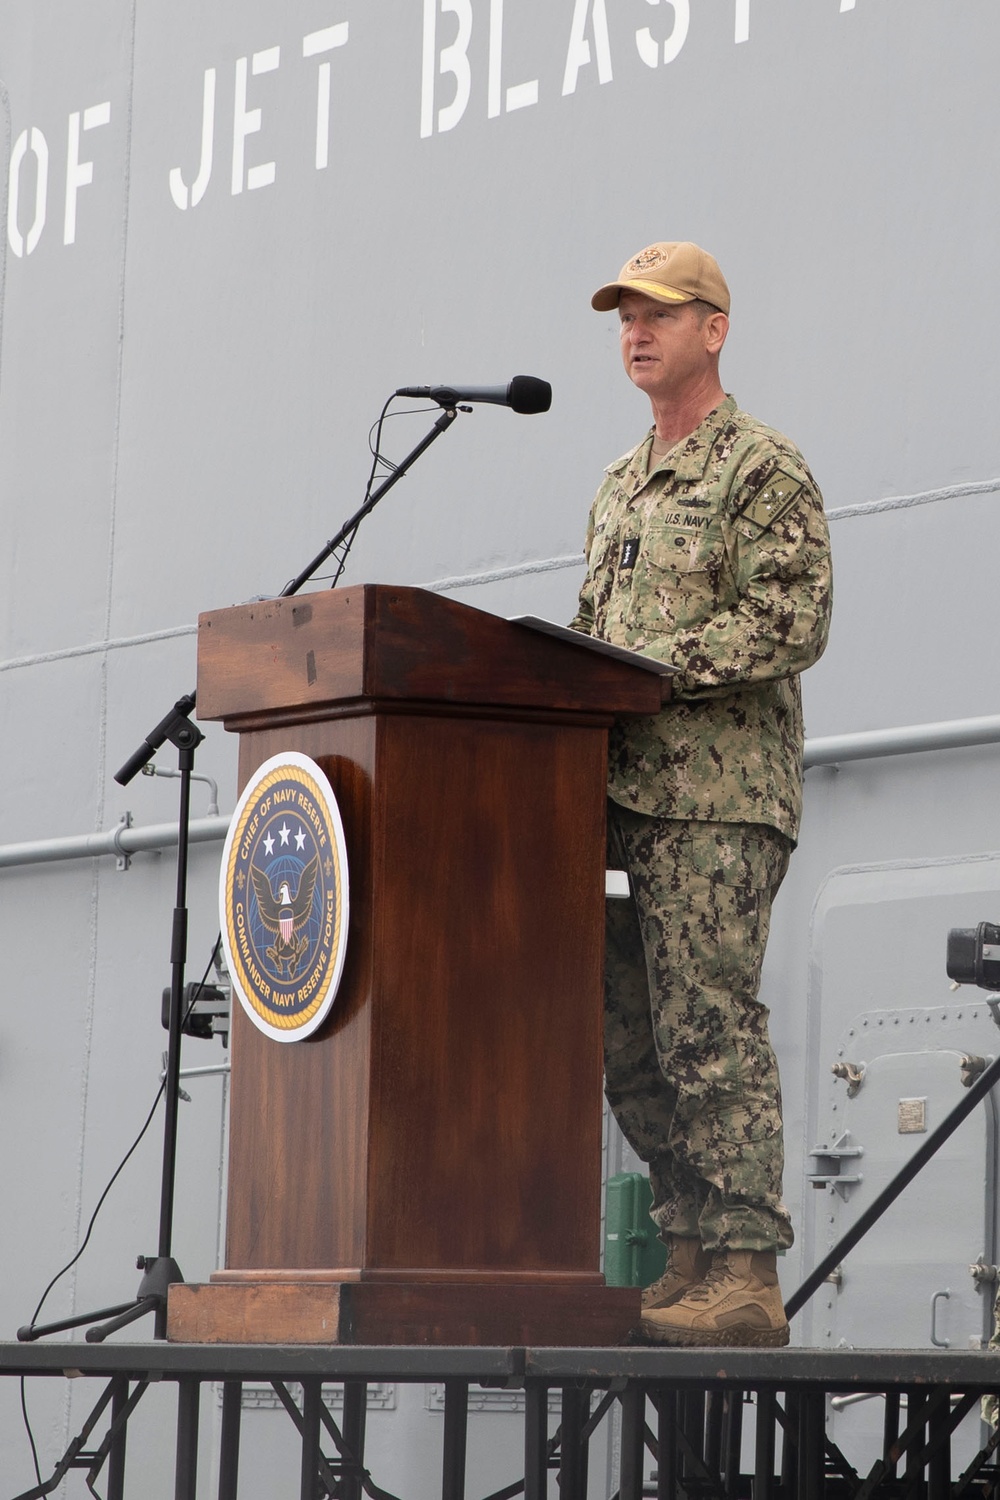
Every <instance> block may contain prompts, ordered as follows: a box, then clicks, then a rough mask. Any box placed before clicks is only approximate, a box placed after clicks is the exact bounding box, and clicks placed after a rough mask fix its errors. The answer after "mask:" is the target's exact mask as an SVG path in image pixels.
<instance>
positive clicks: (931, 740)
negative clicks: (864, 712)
mask: <svg viewBox="0 0 1000 1500" xmlns="http://www.w3.org/2000/svg"><path fill="white" fill-rule="evenodd" d="M997 743H1000V714H990V715H987V716H986V717H984V718H981V719H951V720H948V721H945V722H944V723H940V724H910V725H906V726H904V727H902V728H899V729H872V730H866V731H862V732H860V733H858V734H833V735H827V736H826V737H825V738H822V739H811V740H807V741H806V747H805V760H804V763H805V767H806V769H807V770H808V769H809V768H810V767H811V766H833V765H837V764H839V763H840V762H842V761H848V760H871V759H878V758H880V757H882V756H886V755H913V754H916V753H917V752H920V751H925V750H957V749H961V748H962V747H964V746H971V745H993V744H997ZM229 823H230V819H229V818H228V817H221V816H220V817H211V818H195V819H193V820H192V822H191V827H190V838H191V842H192V843H193V844H203V843H211V842H213V841H218V840H222V839H224V838H225V836H226V834H227V833H228V831H229ZM176 843H177V824H176V823H154V824H151V825H150V826H149V827H148V828H132V827H131V826H129V825H128V824H127V823H126V822H124V821H122V822H121V823H119V824H118V826H117V828H111V829H107V830H106V831H105V832H103V833H87V834H81V835H80V836H79V837H76V838H61V839H37V840H35V841H33V842H31V843H23V844H0V869H9V868H11V867H12V866H14V865H37V864H51V863H53V862H54V861H56V860H61V859H90V858H93V857H94V856H96V855H102V854H113V855H115V857H116V858H118V859H127V858H128V857H129V856H130V855H132V854H139V853H142V852H143V851H146V852H148V851H151V850H157V849H169V848H173V847H174V846H175V845H176Z"/></svg>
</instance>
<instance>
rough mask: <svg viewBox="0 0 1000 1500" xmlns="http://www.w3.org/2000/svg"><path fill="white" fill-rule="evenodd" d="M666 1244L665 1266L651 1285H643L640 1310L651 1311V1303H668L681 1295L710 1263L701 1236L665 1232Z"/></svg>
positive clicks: (666, 1304) (652, 1306)
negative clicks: (698, 1237) (697, 1237)
mask: <svg viewBox="0 0 1000 1500" xmlns="http://www.w3.org/2000/svg"><path fill="white" fill-rule="evenodd" d="M666 1245H667V1268H666V1270H665V1271H664V1273H663V1275H662V1276H660V1277H658V1278H657V1280H656V1281H654V1282H653V1284H652V1285H651V1286H647V1287H644V1288H643V1293H642V1310H643V1312H650V1311H652V1309H653V1308H654V1307H669V1306H670V1304H671V1303H672V1302H676V1301H677V1299H678V1298H679V1297H683V1295H684V1293H685V1292H686V1291H687V1290H688V1288H689V1287H691V1286H694V1285H695V1283H696V1282H698V1281H701V1280H702V1278H703V1277H704V1276H707V1275H708V1271H709V1268H710V1266H711V1264H712V1257H711V1256H710V1255H709V1253H708V1251H707V1250H705V1249H704V1248H703V1247H702V1243H701V1240H697V1239H692V1238H690V1237H688V1236H686V1235H680V1234H668V1235H667V1236H666Z"/></svg>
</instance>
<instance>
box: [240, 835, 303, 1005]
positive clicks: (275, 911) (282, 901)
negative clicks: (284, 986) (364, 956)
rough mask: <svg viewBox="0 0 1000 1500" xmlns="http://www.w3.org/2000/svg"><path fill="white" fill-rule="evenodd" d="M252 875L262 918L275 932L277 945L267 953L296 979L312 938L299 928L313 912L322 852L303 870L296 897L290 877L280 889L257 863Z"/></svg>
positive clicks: (280, 970) (251, 868)
mask: <svg viewBox="0 0 1000 1500" xmlns="http://www.w3.org/2000/svg"><path fill="white" fill-rule="evenodd" d="M250 878H251V879H252V881H253V888H254V894H255V895H256V897H257V907H258V910H259V911H260V919H261V921H262V922H263V924H264V926H265V927H266V928H267V930H268V932H272V933H274V934H275V938H274V943H273V945H272V946H271V947H270V948H268V949H267V950H266V951H267V956H268V958H269V959H270V960H271V962H272V964H273V965H274V967H275V969H276V970H277V972H278V975H279V976H280V977H286V976H285V975H283V974H282V965H285V966H286V967H287V978H289V979H294V978H295V973H296V970H297V969H298V966H299V960H300V959H301V957H302V955H303V953H304V952H305V950H306V948H307V947H308V942H309V940H308V938H306V937H305V936H304V935H302V934H301V933H300V930H299V929H300V928H302V927H303V926H304V925H305V923H306V921H307V920H308V918H309V913H310V912H311V911H312V904H313V893H314V891H315V889H316V881H317V880H318V878H319V855H318V854H314V855H313V857H312V859H311V860H310V861H309V863H308V864H307V865H306V867H305V869H304V870H303V871H302V875H301V877H300V879H299V888H298V890H297V891H296V893H295V895H294V897H293V896H292V892H291V887H290V886H289V884H288V881H287V880H282V881H280V882H279V884H278V889H277V892H275V891H273V890H272V889H271V882H270V880H269V879H268V878H267V876H266V875H265V874H264V872H263V870H258V869H257V867H256V865H251V866H250Z"/></svg>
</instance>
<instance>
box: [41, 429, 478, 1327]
mask: <svg viewBox="0 0 1000 1500" xmlns="http://www.w3.org/2000/svg"><path fill="white" fill-rule="evenodd" d="M458 411H459V408H458V407H455V406H450V407H448V408H447V410H444V411H442V412H441V413H440V415H439V416H438V418H437V421H436V422H435V423H434V425H433V426H432V428H431V430H430V432H428V433H427V435H426V436H425V437H424V438H422V439H421V441H420V442H419V443H418V444H417V446H416V447H415V448H414V449H413V450H412V451H411V452H410V453H408V454H407V456H406V458H404V459H403V461H402V463H400V464H399V465H397V467H396V468H394V469H393V471H392V473H391V474H390V475H389V476H388V478H386V479H385V480H384V481H383V483H382V484H381V485H379V487H378V489H376V490H374V491H372V493H371V494H370V495H369V496H368V497H367V499H366V500H365V502H364V504H363V505H361V506H360V507H359V508H358V509H357V510H356V511H355V512H354V515H353V516H351V517H350V519H349V520H347V521H345V522H344V524H343V526H341V528H340V530H339V531H338V532H337V534H336V536H334V537H333V538H331V540H330V541H328V542H327V543H326V545H325V546H324V547H323V549H322V550H321V551H320V552H318V553H317V554H316V556H315V557H314V558H313V560H312V562H311V563H309V564H308V565H307V566H306V567H305V568H303V570H302V572H301V573H299V574H297V576H296V577H295V578H293V579H292V580H291V581H290V582H289V583H287V584H286V585H285V587H284V588H283V589H282V590H281V593H280V594H279V595H278V596H277V597H278V598H279V599H285V598H288V597H289V596H290V595H292V594H297V593H298V591H299V589H301V587H302V585H303V584H304V583H306V582H307V581H308V580H309V579H310V578H311V577H312V575H313V574H314V573H315V572H316V569H317V568H319V567H320V566H321V565H322V564H323V563H324V562H325V561H326V559H327V558H328V557H330V556H331V555H332V554H333V553H334V552H335V551H336V550H337V548H338V547H340V546H342V545H343V544H344V542H346V541H347V540H348V539H349V538H350V537H351V536H353V534H354V532H355V531H356V530H357V529H358V527H359V526H360V525H361V522H362V521H363V520H364V519H365V517H366V516H367V515H369V514H370V513H371V511H373V510H374V509H375V507H376V505H377V504H378V502H379V501H380V500H381V499H382V497H383V495H385V494H386V493H387V492H388V491H389V490H390V489H392V487H393V485H394V484H396V483H398V481H399V480H400V479H402V477H403V475H404V474H405V473H406V472H407V470H408V469H410V468H411V466H412V465H413V464H414V463H415V462H416V460H417V459H418V458H419V457H420V455H421V454H422V453H423V452H424V451H425V450H426V449H427V448H429V447H430V445H431V443H433V442H434V440H435V439H436V438H438V437H440V436H441V434H442V433H443V432H447V430H448V428H449V427H450V426H451V424H452V423H453V422H454V420H455V418H456V417H457V415H458ZM195 701H196V695H195V694H194V693H188V694H186V695H185V697H183V698H179V699H178V701H177V702H176V703H175V704H174V706H173V708H172V709H171V710H170V712H169V713H168V714H166V715H165V716H164V717H163V718H162V719H161V720H160V722H159V723H158V724H157V725H156V727H155V728H154V729H151V730H150V732H149V734H148V735H147V737H146V738H145V739H144V740H143V741H142V743H141V744H140V745H139V746H138V748H137V749H136V750H135V751H134V752H133V754H132V755H130V756H129V758H128V760H127V761H126V762H125V764H124V765H123V766H122V767H121V769H120V770H119V771H116V772H115V780H116V781H117V782H118V784H119V785H120V786H127V785H128V783H129V782H130V781H131V780H132V778H133V777H134V776H137V775H138V773H139V772H140V771H141V770H142V768H143V766H145V765H147V764H148V762H149V761H150V760H152V758H153V756H154V755H155V754H156V752H157V750H159V749H160V747H161V746H162V745H163V744H164V743H165V742H166V741H167V740H169V741H170V742H171V744H173V745H175V746H176V747H177V752H178V767H179V770H180V781H181V786H180V807H179V811H178V840H177V898H176V903H175V906H174V915H173V928H172V933H171V944H170V962H171V977H170V1009H169V1012H168V1031H167V1066H166V1072H165V1077H164V1084H163V1088H164V1096H165V1113H164V1120H163V1165H162V1169H161V1180H160V1232H159V1242H158V1248H157V1254H156V1255H155V1256H149V1255H141V1256H139V1258H138V1261H137V1269H138V1270H140V1271H142V1272H143V1276H142V1280H141V1281H140V1282H139V1288H138V1291H137V1292H136V1295H135V1297H134V1298H133V1300H132V1301H131V1302H122V1303H119V1304H117V1305H116V1306H115V1307H105V1308H101V1309H100V1310H99V1311H98V1312H90V1313H81V1314H79V1315H77V1316H76V1317H72V1318H64V1319H63V1320H62V1321H60V1322H58V1323H44V1324H41V1323H28V1324H26V1325H25V1326H24V1327H22V1328H19V1329H18V1330H17V1337H18V1340H19V1341H20V1342H21V1343H33V1342H34V1341H35V1340H36V1339H40V1338H44V1337H46V1335H48V1334H50V1333H62V1332H64V1331H65V1330H66V1329H68V1328H79V1327H82V1325H83V1324H84V1323H91V1324H94V1325H95V1326H93V1327H90V1328H88V1329H87V1333H86V1339H87V1342H88V1343H89V1344H97V1343H101V1342H103V1340H104V1339H106V1338H107V1337H108V1335H109V1334H111V1333H114V1332H116V1331H117V1330H118V1329H119V1328H124V1327H125V1326H126V1325H127V1324H128V1323H132V1322H134V1321H135V1320H136V1319H137V1318H141V1317H143V1316H145V1314H146V1313H148V1312H152V1313H154V1314H155V1321H154V1325H153V1336H154V1338H157V1339H164V1338H166V1336H167V1291H168V1288H169V1287H170V1286H171V1285H173V1284H174V1283H175V1282H182V1281H183V1280H184V1277H183V1275H182V1274H181V1270H180V1267H179V1266H178V1264H177V1262H176V1261H175V1260H174V1258H173V1256H172V1255H171V1244H172V1236H173V1227H172V1226H173V1208H174V1180H175V1175H176V1166H177V1112H178V1101H179V1097H180V1064H181V1025H182V1022H183V1008H184V965H185V962H186V958H187V922H188V909H187V866H188V850H189V842H190V839H189V823H190V805H191V773H192V771H193V769H194V753H195V750H196V749H197V748H198V746H199V745H200V744H201V742H202V740H203V739H204V738H205V736H204V735H203V734H202V732H201V730H200V729H198V728H197V727H196V726H195V725H194V724H192V722H191V719H190V714H191V712H192V710H193V709H194V706H195Z"/></svg>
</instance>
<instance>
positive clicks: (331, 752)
mask: <svg viewBox="0 0 1000 1500" xmlns="http://www.w3.org/2000/svg"><path fill="white" fill-rule="evenodd" d="M662 682H663V679H662V678H659V677H657V676H655V675H653V674H652V673H649V672H647V671H644V670H643V669H642V668H640V667H636V666H633V665H631V664H623V663H621V662H619V661H615V660H612V659H610V658H607V657H603V656H600V655H597V654H595V653H594V652H592V651H590V650H588V649H587V648H586V647H585V646H582V645H581V646H577V645H574V644H571V643H566V642H563V641H559V640H555V639H552V638H550V637H548V636H545V635H543V634H540V633H539V632H537V631H533V630H530V629H528V628H526V627H525V626H521V625H517V624H512V623H509V622H507V621H505V620H502V619H499V618H498V617H496V616H494V615H490V614H486V613H483V612H482V611H479V610H475V609H470V608H468V607H467V606H465V605H462V604H458V603H456V602H454V601H452V600H449V599H445V598H442V597H440V596H439V595H435V594H431V593H427V592H424V591H422V590H420V589H413V588H401V587H400V588H397V587H392V586H364V587H358V588H350V589H345V590H337V591H330V592H325V593H312V594H307V595H300V596H296V597H291V598H287V599H276V600H271V601H268V602H265V603H260V604H251V605H244V606H241V607H239V608H235V609H227V610H223V611H219V612H217V613H210V614H205V615H202V617H201V619H200V622H199V646H198V713H199V717H201V718H202V719H221V720H223V721H224V723H225V725H226V728H227V729H230V730H234V731H237V732H239V735H240V760H239V775H240V785H241V787H242V786H243V785H245V784H246V782H247V780H248V779H249V778H250V777H251V776H252V774H253V773H254V771H255V770H256V768H257V767H258V766H260V765H261V764H262V763H263V762H264V761H265V760H266V759H268V757H270V756H272V755H276V754H278V753H283V752H286V751H291V750H295V751H300V752H302V753H303V754H305V755H308V756H310V757H312V759H314V760H315V761H317V762H318V764H319V765H320V766H321V767H322V769H323V770H324V772H325V773H326V775H327V776H328V777H329V780H330V782H331V784H332V786H333V789H334V792H335V794H336V797H337V801H338V804H339V807H340V811H341V816H342V818H343V822H344V829H345V837H346V843H347V851H348V866H349V877H350V893H351V916H350V928H349V937H348V949H347V958H346V964H345V969H344V974H343V978H342V981H341V985H340V989H339V992H338V995H337V998H336V1001H335V1002H334V1006H333V1009H332V1011H331V1015H330V1018H329V1020H328V1021H327V1023H326V1024H325V1025H324V1026H323V1027H322V1028H321V1029H320V1030H319V1031H318V1032H317V1033H316V1034H315V1035H314V1036H313V1037H311V1038H309V1039H308V1040H305V1041H301V1042H292V1043H287V1044H286V1043H281V1042H276V1041H273V1040H271V1039H270V1038H269V1037H267V1036H265V1035H264V1034H263V1033H262V1032H261V1031H259V1030H258V1029H257V1028H256V1027H255V1026H254V1025H253V1024H252V1023H251V1021H250V1020H249V1019H248V1018H247V1016H246V1015H245V1013H244V1012H243V1009H242V1007H241V1006H239V1005H238V1004H235V1003H234V1012H233V1030H232V1079H231V1116H230V1156H229V1161H230V1166H229V1206H228V1226H227V1246H226V1268H225V1269H224V1270H220V1271H218V1272H216V1273H215V1275H214V1276H213V1277H212V1279H211V1281H210V1282H209V1283H208V1284H205V1285H201V1286H195V1285H183V1284H182V1285H177V1286H174V1287H171V1289H170V1298H169V1312H168V1337H169V1338H171V1339H174V1340H183V1341H196V1342H215V1341H221V1342H254V1343H257V1342H260V1343H269V1342H281V1343H296V1342H303V1343H357V1344H400V1343H424V1342H427V1343H441V1344H561V1345H567V1344H568V1345H601V1344H610V1343H617V1342H620V1341H623V1340H624V1339H625V1338H626V1336H627V1334H628V1332H629V1329H630V1328H631V1327H632V1326H633V1325H634V1324H635V1323H636V1322H637V1320H638V1314H639V1293H638V1291H637V1290H635V1289H632V1288H626V1289H622V1288H610V1287H607V1286H605V1284H604V1278H603V1276H602V1275H601V1273H600V1270H599V1265H600V1259H599V1257H600V1212H601V1203H600V1193H601V1117H602V1103H601V1100H602V1088H601V1081H602V1058H601V973H602V959H603V926H604V919H603V908H604V869H605V847H604V820H605V813H604V809H605V786H606V772H607V731H608V728H609V726H610V724H611V723H612V720H613V718H614V716H615V714H617V713H630V714H634V713H653V712H656V711H657V709H658V708H659V706H660V702H661V685H662Z"/></svg>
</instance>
